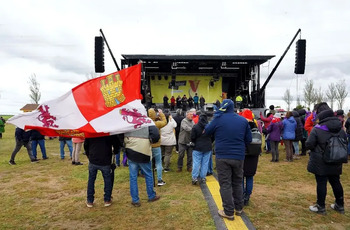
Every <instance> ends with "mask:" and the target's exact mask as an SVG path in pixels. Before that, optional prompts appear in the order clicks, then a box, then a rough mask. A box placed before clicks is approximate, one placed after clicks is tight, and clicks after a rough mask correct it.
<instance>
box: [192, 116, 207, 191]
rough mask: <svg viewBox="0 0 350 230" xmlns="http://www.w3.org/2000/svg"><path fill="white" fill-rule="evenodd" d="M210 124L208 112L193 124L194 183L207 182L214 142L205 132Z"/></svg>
mask: <svg viewBox="0 0 350 230" xmlns="http://www.w3.org/2000/svg"><path fill="white" fill-rule="evenodd" d="M207 124H208V118H207V115H206V114H201V115H200V116H199V121H198V123H197V124H196V125H194V126H193V128H192V131H191V143H190V145H192V146H193V151H192V184H193V185H196V184H197V183H198V178H199V182H200V183H205V181H206V180H205V177H206V175H207V172H208V165H209V158H210V156H211V150H212V142H211V137H210V136H208V135H205V133H203V131H204V128H205V126H206V125H207Z"/></svg>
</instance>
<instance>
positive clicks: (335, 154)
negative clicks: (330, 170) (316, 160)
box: [323, 133, 348, 164]
mask: <svg viewBox="0 0 350 230" xmlns="http://www.w3.org/2000/svg"><path fill="white" fill-rule="evenodd" d="M323 161H324V162H326V163H330V164H332V163H348V142H347V141H346V139H344V138H342V137H340V135H339V133H337V134H332V136H331V137H330V138H329V139H328V140H327V142H326V147H325V149H324V152H323Z"/></svg>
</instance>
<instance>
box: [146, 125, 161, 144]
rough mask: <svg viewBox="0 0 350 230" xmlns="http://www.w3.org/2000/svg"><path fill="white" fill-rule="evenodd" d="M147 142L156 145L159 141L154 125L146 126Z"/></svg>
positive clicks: (158, 134)
mask: <svg viewBox="0 0 350 230" xmlns="http://www.w3.org/2000/svg"><path fill="white" fill-rule="evenodd" d="M148 132H149V141H150V142H151V144H154V143H157V142H158V141H159V139H160V133H159V129H158V128H157V127H156V126H155V125H151V126H148Z"/></svg>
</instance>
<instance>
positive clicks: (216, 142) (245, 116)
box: [9, 94, 350, 220]
mask: <svg viewBox="0 0 350 230" xmlns="http://www.w3.org/2000/svg"><path fill="white" fill-rule="evenodd" d="M148 96H149V97H151V96H150V95H148ZM164 98H166V99H167V100H168V98H167V96H166V95H165V96H164ZM149 99H150V100H151V98H149ZM149 99H148V101H147V102H146V103H149ZM167 100H165V99H164V111H163V110H162V109H159V108H154V107H152V104H146V107H148V116H149V117H150V118H151V119H152V120H153V122H154V126H150V127H144V128H140V129H137V130H135V131H132V132H128V133H124V134H118V135H113V136H107V137H98V138H86V139H84V138H73V139H72V138H65V137H60V138H59V141H60V158H61V159H64V158H65V151H64V147H65V145H67V146H68V149H69V152H70V158H71V160H72V164H73V165H82V163H81V162H80V160H79V154H80V151H81V149H82V147H83V146H84V150H85V154H86V156H87V157H88V159H89V166H88V168H89V179H88V188H87V201H86V205H87V207H90V208H91V207H93V206H94V193H95V189H94V184H95V180H96V175H97V172H98V171H101V172H102V175H103V179H104V183H105V186H104V205H105V206H106V207H107V206H110V205H111V204H112V190H113V181H114V169H115V168H113V165H115V164H114V162H116V164H117V165H118V166H120V159H119V158H120V153H121V152H122V151H123V153H124V154H123V163H124V162H125V163H124V166H128V167H129V178H130V195H131V204H132V205H133V206H135V207H140V206H141V203H140V198H139V192H138V183H137V177H138V176H142V177H144V178H145V184H146V191H147V195H148V201H149V202H154V201H157V200H159V199H160V196H159V195H158V194H156V191H155V190H154V186H155V185H158V186H165V185H166V183H165V181H164V180H163V172H165V173H168V172H171V169H170V164H171V157H172V155H173V150H174V147H175V152H176V153H178V155H177V165H176V172H177V173H181V172H182V171H183V168H184V167H185V169H186V170H187V171H188V172H190V173H191V182H192V184H193V185H198V184H205V183H206V176H207V175H211V174H212V173H213V162H212V160H213V157H212V156H213V154H214V153H215V160H216V170H217V176H218V181H219V185H220V195H221V198H222V203H223V209H222V210H219V211H218V215H219V216H221V217H223V218H227V219H229V220H233V219H234V215H241V214H242V211H243V207H244V206H245V205H248V204H249V199H250V196H251V195H252V191H253V184H254V182H253V181H254V176H255V174H256V171H257V166H258V162H259V156H260V155H261V154H262V151H261V150H262V148H264V149H265V150H266V153H271V162H274V163H277V162H279V161H280V154H279V145H284V147H285V151H286V159H285V161H286V162H293V161H294V160H297V159H300V156H303V155H306V154H307V153H309V155H310V158H309V162H308V166H307V170H308V171H309V172H310V173H313V174H315V179H316V184H317V189H316V190H317V201H316V204H315V205H312V206H310V207H309V209H310V211H312V212H316V213H319V214H325V213H326V207H325V199H326V194H327V181H329V182H330V184H331V186H332V189H333V192H334V196H335V202H334V203H333V204H332V205H331V208H332V209H334V210H336V211H338V212H339V213H344V192H343V187H342V184H341V182H340V175H341V173H342V163H338V164H327V163H325V162H323V160H322V153H323V152H324V151H325V145H326V142H327V140H328V139H329V137H330V136H332V135H333V134H337V135H339V136H340V137H341V138H343V139H346V138H350V113H349V114H348V119H347V120H346V121H345V117H344V111H342V110H338V111H336V112H335V113H334V112H333V110H331V109H330V108H329V106H328V105H327V103H320V104H317V105H315V107H314V109H313V111H307V110H305V109H299V110H297V109H295V110H293V111H288V112H287V113H286V114H283V115H282V114H281V113H278V112H275V110H274V107H273V106H271V107H270V111H269V113H267V114H266V116H265V115H264V114H262V113H260V116H259V117H258V119H256V118H255V117H254V114H253V112H252V111H251V110H250V109H242V110H239V111H235V106H234V102H233V101H232V100H230V99H223V101H222V103H218V104H217V105H214V111H213V112H212V113H209V112H205V111H204V110H201V108H202V105H203V103H205V100H204V98H203V97H202V96H201V97H200V98H199V97H198V96H197V94H196V95H195V96H194V98H192V97H189V98H188V99H187V98H186V95H184V96H183V97H182V98H181V97H180V96H178V97H177V98H176V99H175V98H174V97H173V96H172V97H171V99H170V100H171V103H170V106H169V104H168V102H167ZM169 107H170V110H169V109H168V108H169ZM175 107H176V108H177V109H176V114H175V115H174V116H173V115H172V113H171V110H172V109H175ZM256 130H257V131H256ZM345 131H346V132H345ZM252 132H253V133H254V132H257V134H258V136H259V134H260V137H261V134H263V135H264V137H265V138H264V139H265V146H258V148H253V147H249V146H252V144H253V142H254V138H255V136H252ZM15 137H16V146H15V149H14V151H13V153H12V155H11V159H10V161H9V163H10V164H11V165H15V164H16V163H15V156H16V154H17V153H18V151H19V150H20V148H21V147H22V146H24V147H25V148H26V149H27V152H28V155H29V158H30V160H31V161H32V162H37V161H38V159H37V155H38V154H37V151H36V149H37V145H39V146H40V149H41V152H42V159H44V160H45V159H48V156H47V153H46V150H45V138H44V136H42V135H41V134H40V133H39V132H38V131H35V130H32V131H28V132H25V131H24V130H22V129H20V128H16V132H15ZM260 143H261V142H260ZM348 143H349V142H348ZM254 144H256V143H254ZM300 144H301V149H299V146H300ZM348 147H350V146H348ZM348 151H350V148H348ZM348 154H350V152H348ZM115 155H117V157H115ZM185 157H186V164H185V165H184V159H185ZM152 161H153V164H152ZM126 162H127V163H126ZM154 169H155V170H156V172H157V176H156V180H154V179H155V178H154V175H153V170H154Z"/></svg>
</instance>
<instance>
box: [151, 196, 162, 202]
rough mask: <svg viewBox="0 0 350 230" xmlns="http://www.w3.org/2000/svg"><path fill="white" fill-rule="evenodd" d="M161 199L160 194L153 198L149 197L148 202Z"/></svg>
mask: <svg viewBox="0 0 350 230" xmlns="http://www.w3.org/2000/svg"><path fill="white" fill-rule="evenodd" d="M159 199H160V196H155V197H154V198H153V199H148V202H154V201H157V200H159Z"/></svg>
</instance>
